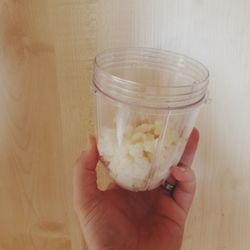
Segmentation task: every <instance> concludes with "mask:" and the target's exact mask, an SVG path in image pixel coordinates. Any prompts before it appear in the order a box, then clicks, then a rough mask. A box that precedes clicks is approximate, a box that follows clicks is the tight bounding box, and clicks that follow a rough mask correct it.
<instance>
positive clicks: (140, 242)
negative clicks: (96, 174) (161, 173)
mask: <svg viewBox="0 0 250 250" xmlns="http://www.w3.org/2000/svg"><path fill="white" fill-rule="evenodd" d="M163 191H164V190H160V189H157V190H154V191H150V192H140V193H133V192H129V191H125V190H122V189H114V190H109V191H107V192H105V194H104V197H103V199H102V200H100V202H99V203H98V205H97V206H96V208H95V211H94V212H93V210H91V212H90V211H89V213H88V212H87V211H86V210H85V211H86V212H87V214H89V220H88V223H86V224H85V225H84V230H93V229H94V228H97V227H98V228H99V230H98V232H99V233H97V234H95V239H94V240H95V241H96V242H99V243H98V245H102V247H101V248H100V249H105V247H106V246H112V247H113V248H112V249H144V250H146V249H158V250H161V249H166V247H164V246H166V245H170V246H172V248H171V249H179V248H180V242H181V238H182V232H183V228H182V226H181V225H182V224H183V223H182V219H181V218H184V211H182V210H181V209H180V208H179V207H177V205H176V203H175V202H174V201H173V200H172V199H170V198H168V197H166V194H165V193H163ZM164 196H165V197H164ZM173 212H174V213H173ZM93 213H94V214H95V216H93ZM91 216H92V217H91ZM86 217H87V218H88V216H86ZM100 221H102V223H100ZM159 243H160V244H159ZM157 244H159V246H157ZM161 246H163V247H162V248H161Z"/></svg>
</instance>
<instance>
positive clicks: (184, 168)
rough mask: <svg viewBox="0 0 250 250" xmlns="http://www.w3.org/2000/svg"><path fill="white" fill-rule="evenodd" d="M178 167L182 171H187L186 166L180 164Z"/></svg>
mask: <svg viewBox="0 0 250 250" xmlns="http://www.w3.org/2000/svg"><path fill="white" fill-rule="evenodd" d="M177 168H178V169H180V171H182V172H186V171H187V169H186V167H179V166H177Z"/></svg>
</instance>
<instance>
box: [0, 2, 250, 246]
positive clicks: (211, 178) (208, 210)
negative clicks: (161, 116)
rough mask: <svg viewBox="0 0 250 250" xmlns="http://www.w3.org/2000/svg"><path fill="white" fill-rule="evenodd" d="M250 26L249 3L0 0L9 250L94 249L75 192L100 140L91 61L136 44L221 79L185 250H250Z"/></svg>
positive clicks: (205, 127) (3, 230) (203, 127)
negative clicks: (83, 154)
mask: <svg viewBox="0 0 250 250" xmlns="http://www.w3.org/2000/svg"><path fill="white" fill-rule="evenodd" d="M249 23H250V2H249V1H248V0H239V1H231V0H230V1H228V0H223V1H217V0H209V1H208V0H186V1H181V0H176V1H170V0H149V1H142V0H137V1H132V0H128V1H122V0H105V1H97V0H92V1H91V0H43V1H38V0H0V176H1V178H0V250H16V249H18V250H20V249H22V250H33V249H36V250H56V249H58V250H59V249H60V250H79V249H86V248H85V246H84V243H83V240H82V236H81V233H80V231H79V226H78V223H77V220H76V218H75V215H74V212H73V209H72V188H71V187H72V167H73V164H74V160H75V158H76V157H77V155H78V154H79V152H80V151H81V150H82V149H83V148H84V147H85V145H86V141H87V136H88V134H89V133H92V132H93V131H94V129H93V127H94V123H95V122H94V119H93V117H94V116H93V100H92V96H91V93H90V90H89V89H90V88H89V86H90V83H91V67H92V60H93V57H94V55H95V54H96V53H97V52H99V51H101V50H102V49H104V48H110V47H117V46H129V45H136V46H148V47H158V48H165V49H170V50H175V51H178V52H182V53H185V54H187V55H190V56H193V57H195V58H196V59H199V60H201V61H202V62H204V63H205V64H206V65H207V66H208V67H209V69H210V72H211V85H210V95H211V99H212V102H211V104H209V105H207V106H206V107H204V109H203V110H202V113H201V115H200V117H199V120H198V123H197V125H198V127H199V129H200V132H201V142H200V147H199V151H198V154H197V157H196V161H195V164H194V167H195V170H196V173H197V179H198V191H197V194H196V198H195V202H194V204H193V207H192V210H191V214H190V216H189V220H188V225H187V228H186V233H185V239H184V244H183V250H248V249H250V238H249V231H250V212H249V211H250V197H249V193H250V165H249V162H250V140H249V138H250V129H249V128H250V25H249ZM100 182H103V183H104V182H105V178H104V177H102V176H101V179H100Z"/></svg>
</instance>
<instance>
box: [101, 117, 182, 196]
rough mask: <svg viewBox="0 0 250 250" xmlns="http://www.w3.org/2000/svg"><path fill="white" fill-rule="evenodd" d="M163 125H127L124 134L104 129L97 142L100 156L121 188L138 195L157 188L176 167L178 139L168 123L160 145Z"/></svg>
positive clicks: (178, 136)
mask: <svg viewBox="0 0 250 250" xmlns="http://www.w3.org/2000/svg"><path fill="white" fill-rule="evenodd" d="M162 126H163V124H162V122H161V121H160V120H155V121H153V122H149V121H145V122H143V123H140V124H137V125H134V126H132V125H128V126H127V127H126V128H125V129H124V132H123V134H122V135H121V134H119V133H118V132H117V131H118V130H117V129H116V128H103V129H102V133H101V135H100V137H99V141H98V149H99V153H100V155H101V157H102V159H103V161H104V162H105V163H106V165H107V167H108V168H109V170H110V174H111V176H112V177H113V178H114V179H115V181H116V182H117V183H118V184H119V185H121V186H123V187H124V188H127V189H130V190H133V191H139V190H145V189H153V188H155V187H157V186H158V185H160V183H161V182H162V181H163V180H164V177H166V175H167V174H168V169H169V167H171V166H172V165H173V164H176V163H177V162H175V161H176V156H177V155H180V154H181V153H182V151H183V148H182V147H181V146H180V135H179V133H178V131H177V129H176V128H175V126H174V125H173V124H171V122H169V124H168V126H167V130H166V134H165V137H164V140H163V142H160V141H159V137H160V136H161V133H162Z"/></svg>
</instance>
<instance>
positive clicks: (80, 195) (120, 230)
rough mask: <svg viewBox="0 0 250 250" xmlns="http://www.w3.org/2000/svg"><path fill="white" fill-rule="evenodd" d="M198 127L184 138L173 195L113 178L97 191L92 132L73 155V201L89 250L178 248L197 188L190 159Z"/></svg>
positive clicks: (96, 157)
mask: <svg viewBox="0 0 250 250" xmlns="http://www.w3.org/2000/svg"><path fill="white" fill-rule="evenodd" d="M198 141H199V133H198V130H197V129H194V130H193V131H192V134H191V136H190V138H189V141H188V143H187V146H186V149H185V152H184V154H183V156H182V159H181V161H180V163H179V164H178V166H175V167H172V168H171V176H170V177H169V179H168V182H170V183H172V184H176V189H175V192H174V194H173V196H172V197H170V196H169V195H168V194H167V192H166V191H165V190H164V189H163V188H161V187H159V188H157V189H155V190H153V191H145V192H131V191H127V190H124V189H122V188H120V187H118V186H117V185H116V184H112V185H111V186H110V187H109V188H108V190H106V191H100V190H99V189H98V188H97V184H96V171H95V170H96V164H97V162H98V160H99V155H98V151H97V147H96V140H95V138H94V137H91V138H90V146H89V148H88V150H86V151H84V152H83V153H82V154H81V156H80V157H79V159H78V160H77V163H76V167H75V171H74V207H75V211H76V213H77V216H78V219H79V221H80V225H81V229H82V232H83V235H84V237H85V240H86V243H87V245H88V247H89V249H90V250H118V249H119V250H125V249H126V250H156V249H157V250H180V248H181V244H182V238H183V232H184V226H185V221H186V218H187V215H188V211H189V208H190V206H191V203H192V200H193V196H194V193H195V186H196V181H195V175H194V173H193V171H192V169H191V168H190V167H189V166H191V164H192V162H193V158H194V155H195V151H196V148H197V144H198Z"/></svg>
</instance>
